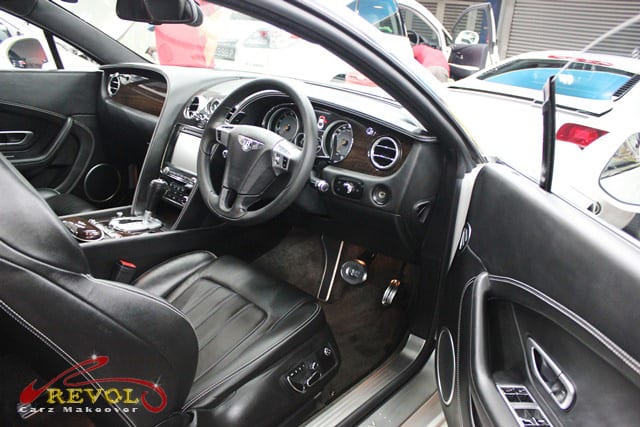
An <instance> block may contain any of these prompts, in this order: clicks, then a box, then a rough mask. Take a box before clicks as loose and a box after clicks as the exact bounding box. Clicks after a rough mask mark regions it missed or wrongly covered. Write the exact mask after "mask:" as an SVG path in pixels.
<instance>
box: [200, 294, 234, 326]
mask: <svg viewBox="0 0 640 427" xmlns="http://www.w3.org/2000/svg"><path fill="white" fill-rule="evenodd" d="M237 296H238V294H234V293H233V292H232V293H230V294H229V295H227V296H226V297H224V298H223V299H222V300H220V302H218V303H217V304H216V305H214V306H213V307H212V309H213V311H211V312H209V315H208V316H207V317H205V318H204V319H202V321H200V322H199V323H198V324H197V325H196V326H195V327H194V329H198V328H199V327H200V326H202V324H203V323H204V322H206V321H207V320H209V319H211V317H212V316H213V315H214V314H216V313H217V312H218V311H219V310H220V309H221V308H222V305H223V304H224V303H225V302H227V301H229V300H230V299H232V298H235V297H237Z"/></svg>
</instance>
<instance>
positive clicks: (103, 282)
mask: <svg viewBox="0 0 640 427" xmlns="http://www.w3.org/2000/svg"><path fill="white" fill-rule="evenodd" d="M82 276H84V277H85V278H87V279H89V280H91V281H92V282H96V283H99V284H101V285H105V286H110V287H112V288H116V289H120V290H122V291H124V292H129V293H133V294H136V295H140V296H142V297H144V298H147V299H149V300H151V301H154V302H155V303H157V304H160V305H162V306H164V307H166V308H168V309H169V310H171V311H173V312H174V313H176V314H177V315H179V316H180V317H182V318H183V319H185V320H186V321H187V322H189V324H190V325H191V321H190V320H189V318H187V316H185V315H184V313H183V312H181V311H180V310H178V309H177V308H176V307H174V306H173V305H171V304H169V303H168V302H167V301H166V300H164V299H162V298H160V297H156V296H155V295H152V294H149V293H147V292H146V291H144V290H142V289H137V288H135V287H133V286H130V285H120V284H116V283H112V282H108V281H106V280H100V279H96V278H94V277H93V276H91V275H89V274H83V275H82ZM192 327H193V325H192Z"/></svg>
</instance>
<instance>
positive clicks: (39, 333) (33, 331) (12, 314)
mask: <svg viewBox="0 0 640 427" xmlns="http://www.w3.org/2000/svg"><path fill="white" fill-rule="evenodd" d="M0 308H2V310H3V311H4V312H5V313H7V314H8V315H9V317H11V318H12V319H13V320H15V321H16V322H18V324H19V325H20V326H22V327H23V328H24V329H26V330H27V331H29V332H30V333H31V334H32V335H34V336H35V337H36V338H38V339H39V340H40V341H41V342H42V343H43V344H44V345H46V346H47V347H49V348H50V349H52V350H53V351H54V352H56V353H57V354H58V356H60V357H61V358H62V359H64V360H65V362H67V363H68V364H69V365H70V366H75V365H78V363H79V362H77V361H76V360H75V359H74V358H73V357H72V356H71V355H69V354H68V353H67V352H66V351H64V350H63V349H62V348H61V347H60V346H59V345H57V344H56V343H55V341H53V340H52V339H51V338H49V337H48V336H47V335H46V334H45V333H44V332H42V331H41V330H40V329H38V328H37V327H35V326H33V325H32V324H31V323H29V321H28V320H26V319H25V318H24V317H22V316H21V315H20V314H19V313H18V312H16V311H15V310H13V309H12V308H11V307H10V306H9V305H8V304H7V303H5V302H4V300H2V299H0ZM78 372H81V371H78ZM81 374H82V376H84V377H85V378H87V377H88V379H91V380H95V378H94V377H93V376H92V375H91V374H90V373H89V372H86V371H84V372H81ZM94 388H97V389H102V387H101V386H100V385H99V384H98V383H94ZM109 404H110V405H111V406H113V407H115V408H118V409H119V410H118V411H116V412H117V413H118V415H119V416H120V418H122V419H123V420H124V421H125V422H126V423H127V424H128V425H130V426H135V423H134V422H133V420H131V419H130V418H129V417H128V416H127V415H126V414H125V413H124V412H123V411H122V408H120V406H118V404H116V403H109Z"/></svg>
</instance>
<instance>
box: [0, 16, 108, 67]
mask: <svg viewBox="0 0 640 427" xmlns="http://www.w3.org/2000/svg"><path fill="white" fill-rule="evenodd" d="M54 43H55V46H56V51H57V52H58V55H60V60H61V62H62V68H64V69H70V70H91V69H94V70H95V69H97V68H98V64H97V63H96V62H94V61H92V60H91V59H89V57H88V56H87V55H85V54H84V53H82V52H80V51H79V50H78V49H75V48H73V47H71V46H70V45H69V44H67V43H65V42H63V41H62V40H59V39H58V38H56V37H54ZM54 58H55V57H54V55H53V53H52V52H51V49H50V48H49V44H48V43H47V39H46V37H45V34H44V31H42V30H41V29H40V28H38V27H37V26H35V25H33V24H31V23H29V22H26V21H24V20H23V19H20V18H17V17H15V16H13V15H10V14H8V13H6V12H2V11H0V70H9V69H14V70H55V69H57V68H58V67H57V66H56V61H55V59H54Z"/></svg>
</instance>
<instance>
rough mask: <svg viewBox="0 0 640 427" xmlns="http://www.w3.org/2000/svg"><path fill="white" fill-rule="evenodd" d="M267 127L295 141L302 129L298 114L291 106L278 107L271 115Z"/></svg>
mask: <svg viewBox="0 0 640 427" xmlns="http://www.w3.org/2000/svg"><path fill="white" fill-rule="evenodd" d="M267 128H268V129H269V130H270V131H271V132H275V133H277V134H278V135H280V136H281V137H283V138H285V139H287V140H288V141H291V142H293V141H294V140H295V137H296V135H297V134H298V130H299V129H300V119H299V118H298V114H297V113H296V112H295V111H293V109H291V108H289V107H282V108H279V109H277V110H276V111H274V112H273V114H271V117H269V122H268V123H267Z"/></svg>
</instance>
